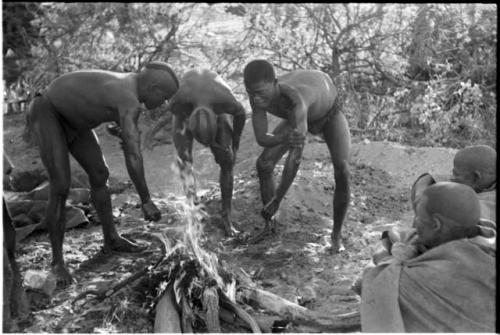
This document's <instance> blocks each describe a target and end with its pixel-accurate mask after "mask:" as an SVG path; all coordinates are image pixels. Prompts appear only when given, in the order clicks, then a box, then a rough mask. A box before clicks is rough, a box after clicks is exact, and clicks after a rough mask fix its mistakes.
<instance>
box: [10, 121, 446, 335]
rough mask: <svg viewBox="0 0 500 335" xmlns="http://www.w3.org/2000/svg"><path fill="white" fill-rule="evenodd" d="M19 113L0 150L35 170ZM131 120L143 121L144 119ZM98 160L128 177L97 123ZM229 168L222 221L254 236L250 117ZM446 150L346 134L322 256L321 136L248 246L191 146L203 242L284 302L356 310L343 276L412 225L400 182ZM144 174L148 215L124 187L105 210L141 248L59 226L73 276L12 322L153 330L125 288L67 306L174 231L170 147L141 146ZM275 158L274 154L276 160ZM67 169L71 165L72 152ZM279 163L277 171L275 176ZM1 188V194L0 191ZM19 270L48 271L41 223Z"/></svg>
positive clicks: (118, 275)
mask: <svg viewBox="0 0 500 335" xmlns="http://www.w3.org/2000/svg"><path fill="white" fill-rule="evenodd" d="M23 126H24V122H23V119H22V117H21V116H20V115H12V116H6V117H4V124H3V130H4V134H3V139H4V151H5V152H6V153H7V154H8V155H10V157H11V159H12V161H13V163H14V165H16V169H17V170H33V169H43V166H42V164H41V162H40V159H39V157H38V153H37V151H36V149H34V148H28V147H27V146H26V144H25V143H24V142H23V141H22V140H21V133H22V128H23ZM141 128H142V129H145V128H146V125H145V124H144V121H142V123H141ZM97 133H98V135H99V138H100V141H101V146H102V150H103V153H104V156H105V157H106V161H107V163H108V165H109V168H110V172H111V176H112V180H111V181H112V182H114V183H117V182H124V181H128V180H129V177H128V174H127V171H126V168H125V164H124V158H123V154H122V151H121V149H120V145H119V141H118V139H116V138H114V137H112V136H110V135H109V134H107V133H106V132H105V131H104V129H103V127H100V128H98V129H97ZM240 147H241V149H240V151H239V153H238V160H237V164H236V166H235V170H234V172H235V187H234V195H233V221H234V224H235V226H236V228H237V229H238V230H240V231H241V232H244V233H249V234H254V233H256V232H258V231H259V230H260V229H262V227H263V224H264V222H263V219H262V218H261V217H260V214H259V213H260V210H261V209H262V202H261V199H260V192H259V185H258V178H257V175H256V171H255V161H256V159H257V156H258V155H259V153H260V152H261V150H262V149H261V148H260V147H259V146H258V145H257V144H256V142H255V140H254V136H253V130H252V126H251V123H250V122H247V125H246V127H245V130H244V134H243V138H242V143H241V146H240ZM454 154H455V151H454V150H452V149H446V148H417V147H406V146H401V145H399V144H397V143H390V142H369V141H363V140H362V139H359V138H355V139H353V145H352V150H351V159H350V171H351V180H352V187H351V203H350V207H349V210H348V215H347V220H346V222H345V224H344V228H343V236H344V240H343V243H344V246H345V251H342V252H341V253H340V254H337V255H330V253H329V252H328V248H329V246H330V233H331V229H332V223H333V222H332V211H333V206H332V195H333V168H332V164H331V162H330V159H329V153H328V150H327V148H326V145H325V144H324V143H322V142H321V140H319V139H318V138H316V137H311V138H310V139H309V143H308V144H307V145H306V149H305V152H304V157H303V161H302V163H301V167H300V171H299V174H298V176H297V177H296V179H295V182H294V183H293V185H292V186H291V188H290V190H289V191H288V194H287V196H286V198H285V200H284V201H283V203H282V206H281V209H280V211H279V214H278V216H277V220H278V223H279V226H278V228H279V230H278V234H277V235H276V236H274V237H273V238H268V239H265V240H263V241H262V242H260V243H258V244H255V245H246V244H243V243H239V242H238V239H230V238H226V237H224V235H223V229H222V224H221V222H220V216H219V214H218V211H219V207H220V191H219V185H218V174H219V168H218V166H217V165H216V164H215V162H214V159H213V157H212V156H211V154H210V151H209V149H207V148H204V147H203V146H201V145H199V144H195V148H194V159H195V169H196V171H197V176H198V187H199V189H198V192H199V195H203V197H204V198H203V199H204V204H205V207H206V210H207V212H208V214H209V217H208V220H206V221H205V227H204V229H205V230H204V239H205V240H204V248H205V249H206V250H208V251H211V252H214V253H216V254H217V256H218V258H219V259H220V260H223V261H225V263H226V264H227V267H228V268H229V269H237V268H241V269H243V270H244V271H245V272H247V273H249V274H256V273H259V275H258V276H257V278H258V280H257V283H259V284H260V285H261V286H262V287H263V288H265V289H266V290H268V291H271V292H273V293H275V294H278V295H280V296H282V297H284V298H286V299H289V300H290V301H294V302H299V301H308V303H307V304H306V306H307V307H308V308H310V309H313V310H317V311H322V312H328V313H344V312H348V311H353V310H356V309H358V308H359V298H358V297H357V296H356V295H355V294H354V293H353V292H351V291H350V289H349V288H350V286H351V284H352V283H353V282H354V281H355V280H356V279H357V277H358V276H359V275H360V274H361V272H362V270H363V268H364V267H365V266H366V265H368V264H369V263H370V257H371V254H372V251H373V247H374V246H375V244H376V242H377V239H378V237H379V235H380V231H382V230H384V229H387V228H388V227H401V226H403V225H409V224H411V219H412V212H411V206H410V204H409V189H410V186H411V184H412V183H413V181H414V180H415V178H416V177H418V176H419V175H420V174H421V173H423V172H431V173H433V174H435V175H438V176H439V175H442V176H445V175H447V174H449V173H450V172H451V167H452V159H453V156H454ZM143 155H144V161H145V171H146V179H147V182H148V185H149V188H150V191H151V194H152V195H153V200H154V201H155V202H156V204H157V206H158V207H159V208H160V210H161V211H162V215H163V217H162V219H161V220H160V221H159V222H158V223H148V222H145V221H144V220H143V218H142V212H141V210H140V208H139V207H138V206H137V205H138V203H139V198H138V196H137V194H136V192H135V189H134V188H133V187H132V188H130V189H128V190H126V191H124V192H123V193H121V194H118V195H113V213H114V215H115V217H116V218H117V221H118V222H119V225H118V229H119V231H120V232H121V233H122V234H125V235H126V236H129V237H131V238H133V239H135V240H138V241H140V242H142V243H147V244H148V245H149V248H148V250H147V251H146V252H144V253H142V254H139V255H137V254H134V255H130V254H102V253H101V252H100V248H101V246H102V234H101V228H100V227H99V225H97V224H95V223H91V224H88V225H87V226H85V227H80V228H76V229H72V230H70V231H67V232H66V235H65V241H64V252H65V259H66V262H67V265H68V267H69V269H70V271H71V272H72V273H73V274H74V277H75V279H76V281H77V283H76V284H73V285H71V286H70V287H68V288H66V289H64V290H57V291H56V294H55V296H54V297H53V299H52V300H51V301H50V302H45V303H38V304H34V306H32V308H33V315H34V317H33V318H32V320H31V322H30V323H29V324H26V325H22V326H21V328H20V329H19V331H20V332H49V333H52V332H86V333H96V332H120V333H148V332H152V331H153V322H152V320H153V319H152V315H151V314H150V313H149V312H148V309H149V306H147V304H146V303H145V301H146V299H145V298H144V297H142V296H140V294H139V293H138V292H134V290H133V288H132V287H130V286H129V287H126V288H124V289H122V290H121V291H119V292H118V293H117V294H115V295H113V296H112V297H111V298H109V299H106V300H104V301H102V302H92V303H89V304H87V305H85V306H75V307H72V306H71V300H72V299H73V298H74V297H75V296H77V295H78V294H79V293H80V292H82V291H84V290H87V289H91V288H103V287H107V286H109V285H112V284H113V283H116V282H118V281H120V280H122V279H124V278H125V277H126V276H128V275H130V274H132V273H134V272H135V271H138V270H139V269H141V268H142V267H144V266H146V265H148V264H153V263H154V262H155V260H156V259H158V257H159V252H160V251H159V250H160V249H159V245H158V242H157V241H156V240H155V239H153V238H151V235H152V234H154V233H158V232H161V231H162V230H167V231H168V230H170V231H172V230H173V229H174V228H177V229H180V230H182V229H183V227H182V220H181V219H182V218H181V217H180V214H179V213H180V212H179V208H180V207H179V206H180V201H182V187H181V183H180V181H179V180H178V179H177V178H175V177H174V176H175V174H174V173H173V172H172V170H171V165H172V162H173V161H174V157H175V150H174V147H173V145H163V146H158V147H155V149H154V150H153V151H144V153H143ZM280 164H283V162H281V163H280ZM72 166H73V171H75V173H76V171H81V169H80V168H79V167H78V166H77V165H76V163H75V162H74V161H72ZM281 169H282V165H279V166H278V168H277V171H276V173H277V174H276V175H277V176H278V177H279V174H278V173H279V172H281ZM6 193H7V194H8V193H9V192H6ZM17 259H18V262H19V263H20V267H21V272H22V273H24V272H25V271H26V270H28V269H48V268H49V264H50V260H51V248H50V242H49V240H48V235H47V233H44V232H42V233H38V234H34V235H32V236H30V237H28V238H27V239H25V240H23V241H22V242H21V243H19V244H18V249H17Z"/></svg>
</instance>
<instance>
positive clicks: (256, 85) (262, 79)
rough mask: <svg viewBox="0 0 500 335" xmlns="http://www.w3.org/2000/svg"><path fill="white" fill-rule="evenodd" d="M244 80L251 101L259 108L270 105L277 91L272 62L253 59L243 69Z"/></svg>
mask: <svg viewBox="0 0 500 335" xmlns="http://www.w3.org/2000/svg"><path fill="white" fill-rule="evenodd" d="M243 80H244V82H245V88H246V90H247V93H248V97H249V98H250V103H251V104H252V105H253V106H255V107H258V108H265V107H267V106H269V104H270V102H271V101H272V99H273V97H274V96H275V94H276V92H277V87H276V82H277V81H276V75H275V74H274V68H273V66H272V64H271V63H269V62H268V61H266V60H263V59H256V60H253V61H251V62H250V63H248V64H247V65H246V66H245V69H244V70H243Z"/></svg>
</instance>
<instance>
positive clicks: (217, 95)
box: [146, 69, 246, 236]
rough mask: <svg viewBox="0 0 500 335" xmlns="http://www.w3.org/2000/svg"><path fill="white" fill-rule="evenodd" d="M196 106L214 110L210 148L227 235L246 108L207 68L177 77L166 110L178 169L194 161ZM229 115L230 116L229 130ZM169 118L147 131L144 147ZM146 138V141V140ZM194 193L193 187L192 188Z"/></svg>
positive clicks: (230, 232)
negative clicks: (177, 83)
mask: <svg viewBox="0 0 500 335" xmlns="http://www.w3.org/2000/svg"><path fill="white" fill-rule="evenodd" d="M196 108H205V109H208V110H211V111H213V112H214V113H215V114H216V115H217V116H218V118H217V119H218V120H217V135H216V139H215V141H214V142H213V143H210V144H205V143H204V144H205V145H208V146H209V147H210V150H211V151H212V154H213V155H214V158H215V161H216V162H217V164H219V166H220V175H219V183H220V188H221V195H222V210H221V217H222V222H223V225H224V229H225V233H226V235H227V236H234V234H236V233H237V231H236V229H235V228H234V227H233V224H232V222H231V199H232V196H233V167H234V163H235V161H236V153H237V151H238V148H239V144H240V138H241V133H242V131H243V127H244V126H245V118H246V115H245V109H244V108H243V106H242V105H241V103H240V102H238V101H237V100H236V98H235V97H234V95H233V93H232V91H231V89H230V88H229V86H228V85H227V84H226V83H225V82H224V80H223V79H222V78H221V77H220V76H218V75H217V74H216V73H215V72H213V71H210V70H205V69H201V70H190V71H188V72H187V73H186V74H185V75H184V77H183V78H182V79H181V80H180V86H179V90H178V91H177V93H176V94H175V95H174V96H173V97H172V99H170V101H169V109H170V111H171V112H172V113H173V115H174V118H173V124H174V134H173V138H174V145H175V148H176V151H177V154H178V156H179V159H180V160H179V161H178V162H177V163H178V165H179V168H181V169H184V168H185V167H186V163H188V162H189V163H190V164H192V163H193V156H192V149H193V134H192V133H191V131H190V129H189V126H188V121H189V116H190V115H191V113H192V112H193V110H195V109H196ZM228 115H232V116H233V127H232V128H233V129H231V126H230V123H229V119H228ZM168 121H169V120H168V119H167V118H165V119H164V120H161V121H160V122H159V123H157V124H156V125H155V127H154V128H153V129H152V130H151V131H150V132H149V133H148V136H147V142H146V147H148V146H149V147H150V143H149V142H150V141H151V139H152V138H154V134H155V133H156V132H157V131H158V130H160V129H161V128H162V127H163V126H164V125H165V124H166V123H167V122H168ZM148 139H149V140H148ZM191 192H194V193H196V190H191Z"/></svg>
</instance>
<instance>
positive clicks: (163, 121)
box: [144, 104, 172, 150]
mask: <svg viewBox="0 0 500 335" xmlns="http://www.w3.org/2000/svg"><path fill="white" fill-rule="evenodd" d="M170 122H172V114H171V109H170V104H169V105H167V107H166V108H165V114H164V115H163V116H161V117H160V120H158V122H156V123H155V124H154V125H153V127H151V129H149V131H148V132H147V133H146V136H145V137H144V148H146V149H148V150H153V142H154V137H155V135H156V133H157V132H159V131H160V130H161V129H162V128H163V127H165V126H166V125H167V124H168V123H170Z"/></svg>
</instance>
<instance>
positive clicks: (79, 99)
mask: <svg viewBox="0 0 500 335" xmlns="http://www.w3.org/2000/svg"><path fill="white" fill-rule="evenodd" d="M134 76H135V74H134V73H115V72H111V71H101V70H86V71H75V72H71V73H68V74H65V75H62V76H60V77H58V78H57V79H55V80H54V81H53V82H52V83H51V84H50V85H49V86H48V87H47V89H46V90H45V93H43V94H44V95H46V96H47V97H48V98H49V100H50V102H51V103H52V104H53V105H54V107H55V108H56V110H57V113H59V114H60V115H61V116H62V117H63V118H64V119H65V121H66V123H67V124H68V125H69V126H71V127H72V128H74V129H92V128H95V127H97V126H98V125H100V124H101V123H103V122H110V121H115V122H118V121H119V118H120V116H119V110H120V109H123V108H134V109H136V108H138V107H139V105H140V103H139V100H138V98H137V87H136V83H135V80H134Z"/></svg>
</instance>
